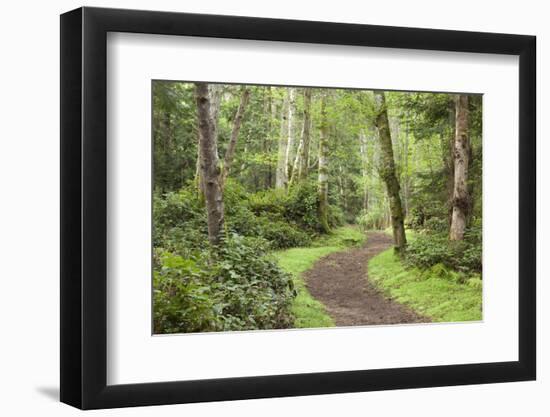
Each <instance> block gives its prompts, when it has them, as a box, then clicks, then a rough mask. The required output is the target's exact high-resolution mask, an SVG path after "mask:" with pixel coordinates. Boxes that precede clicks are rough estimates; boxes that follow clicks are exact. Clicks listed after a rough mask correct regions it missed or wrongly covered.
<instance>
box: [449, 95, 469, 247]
mask: <svg viewBox="0 0 550 417" xmlns="http://www.w3.org/2000/svg"><path fill="white" fill-rule="evenodd" d="M455 108H456V116H455V121H456V122H455V123H456V127H455V141H454V148H453V158H454V188H453V200H452V207H453V213H452V218H451V228H450V232H449V238H450V239H451V240H462V239H464V229H465V228H466V219H467V217H468V211H469V208H470V195H469V192H468V165H469V159H470V140H469V112H468V96H467V95H463V94H459V95H457V96H456V99H455Z"/></svg>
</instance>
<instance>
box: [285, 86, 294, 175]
mask: <svg viewBox="0 0 550 417" xmlns="http://www.w3.org/2000/svg"><path fill="white" fill-rule="evenodd" d="M295 93H296V91H295V89H294V88H289V90H288V95H289V102H288V116H287V132H286V134H287V146H286V153H285V170H286V173H285V176H286V179H287V182H288V179H289V178H290V176H291V175H292V171H291V169H292V162H291V161H292V152H293V150H294V130H293V128H294V125H293V121H294V107H295V105H296V102H295Z"/></svg>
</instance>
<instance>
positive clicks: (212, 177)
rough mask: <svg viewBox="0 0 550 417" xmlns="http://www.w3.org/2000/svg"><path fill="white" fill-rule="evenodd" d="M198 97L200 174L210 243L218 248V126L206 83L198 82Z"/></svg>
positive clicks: (221, 214)
mask: <svg viewBox="0 0 550 417" xmlns="http://www.w3.org/2000/svg"><path fill="white" fill-rule="evenodd" d="M195 98H196V101H197V119H198V126H199V146H200V153H199V154H200V173H201V176H202V178H203V180H202V181H203V184H204V197H205V202H206V215H207V222H208V240H209V241H210V243H211V244H212V245H218V244H219V243H220V240H221V235H222V232H223V226H224V207H223V195H222V187H221V184H220V167H219V161H218V146H217V138H216V127H215V123H214V119H213V114H212V102H211V99H210V94H209V91H208V84H207V83H195Z"/></svg>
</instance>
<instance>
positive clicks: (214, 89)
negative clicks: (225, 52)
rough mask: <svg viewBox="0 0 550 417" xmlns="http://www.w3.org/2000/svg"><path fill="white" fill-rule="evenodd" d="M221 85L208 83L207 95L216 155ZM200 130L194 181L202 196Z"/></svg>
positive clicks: (202, 196)
mask: <svg viewBox="0 0 550 417" xmlns="http://www.w3.org/2000/svg"><path fill="white" fill-rule="evenodd" d="M222 90H223V86H222V85H221V84H209V85H208V97H209V98H210V115H211V117H212V121H213V123H214V127H213V137H214V138H215V148H216V155H218V119H219V118H220V106H221V101H222V92H223V91H222ZM200 140H201V136H200V131H199V137H198V144H199V145H198V146H197V168H196V172H195V181H196V183H197V188H198V190H199V194H200V196H201V198H204V180H203V178H202V175H201V145H200Z"/></svg>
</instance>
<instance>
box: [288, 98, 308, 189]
mask: <svg viewBox="0 0 550 417" xmlns="http://www.w3.org/2000/svg"><path fill="white" fill-rule="evenodd" d="M310 131H311V88H304V126H303V128H302V136H301V138H300V144H299V145H298V150H297V151H296V158H294V164H293V168H292V176H291V178H290V184H293V183H294V182H295V181H296V180H303V179H304V178H307V175H308V168H309V167H308V163H309V162H308V160H309V142H310Z"/></svg>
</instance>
